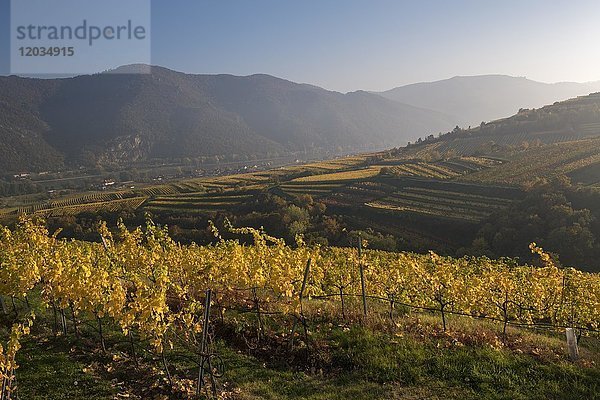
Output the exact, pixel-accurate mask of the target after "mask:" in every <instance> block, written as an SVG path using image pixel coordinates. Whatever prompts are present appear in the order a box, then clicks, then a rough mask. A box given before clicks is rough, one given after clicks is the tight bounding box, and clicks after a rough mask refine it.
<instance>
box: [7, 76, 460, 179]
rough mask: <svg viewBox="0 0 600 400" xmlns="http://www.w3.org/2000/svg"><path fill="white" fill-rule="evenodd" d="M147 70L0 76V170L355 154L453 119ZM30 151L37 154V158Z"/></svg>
mask: <svg viewBox="0 0 600 400" xmlns="http://www.w3.org/2000/svg"><path fill="white" fill-rule="evenodd" d="M135 67H136V66H125V67H123V69H122V70H121V72H123V71H124V69H127V68H130V69H131V68H135ZM151 71H152V73H151V74H138V75H135V74H124V73H114V71H113V73H99V74H94V75H82V76H77V77H71V78H60V79H35V78H20V77H15V76H11V77H0V105H2V106H3V109H4V110H5V112H4V113H2V114H0V143H5V145H3V146H2V147H4V149H2V150H0V154H1V155H6V156H7V157H3V158H2V159H0V167H2V168H3V169H4V170H8V171H13V170H22V169H23V168H32V169H48V168H52V169H54V168H55V167H56V165H62V164H65V165H98V164H101V165H112V164H116V165H123V164H127V163H131V162H144V161H148V160H151V159H181V158H197V157H214V156H218V157H223V156H225V157H237V158H238V159H244V158H247V159H252V158H253V157H256V156H259V155H260V156H279V155H282V154H289V153H293V152H297V151H310V152H317V153H322V154H329V153H331V154H333V153H338V152H353V151H365V150H373V149H383V148H386V147H393V146H398V145H403V144H405V143H406V142H407V141H409V140H411V139H414V138H416V137H418V136H420V135H423V134H426V133H429V132H437V131H442V130H446V129H448V128H449V127H451V126H452V123H453V122H454V121H453V120H452V119H451V118H448V117H447V116H445V115H443V114H442V113H439V112H435V111H430V110H424V109H420V108H418V107H414V106H410V105H404V104H400V103H398V102H394V101H392V100H389V99H385V98H383V97H381V96H378V95H374V94H370V93H366V92H361V93H352V94H342V93H339V92H333V91H328V90H325V89H322V88H319V87H317V86H313V85H308V84H297V83H294V82H291V81H287V80H284V79H281V78H276V77H272V76H270V75H266V74H255V75H251V76H246V77H239V76H234V75H226V74H220V75H190V74H185V73H182V72H176V71H172V70H169V69H167V68H163V67H156V66H152V67H151ZM11 115H13V116H14V115H21V117H19V118H16V119H15V118H12V117H11ZM28 143H29V145H28ZM36 149H42V150H43V151H42V153H41V154H39V157H37V158H36V155H35V153H36ZM8 155H11V156H10V157H8ZM45 158H47V159H48V160H49V161H48V162H44V159H45ZM32 159H33V160H35V162H33V163H32V162H31V160H32ZM60 160H62V163H61V162H60ZM57 163H58V164H57Z"/></svg>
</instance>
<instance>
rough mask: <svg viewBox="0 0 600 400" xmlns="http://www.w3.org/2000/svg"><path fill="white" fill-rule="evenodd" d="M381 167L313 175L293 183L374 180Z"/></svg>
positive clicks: (375, 166)
mask: <svg viewBox="0 0 600 400" xmlns="http://www.w3.org/2000/svg"><path fill="white" fill-rule="evenodd" d="M381 168H382V167H381V166H377V165H374V166H370V167H367V168H363V169H357V170H351V171H341V172H333V173H330V174H321V175H311V176H305V177H302V178H297V179H294V180H293V181H292V182H340V181H353V180H356V179H365V178H372V177H374V176H376V175H378V174H379V172H380V171H381Z"/></svg>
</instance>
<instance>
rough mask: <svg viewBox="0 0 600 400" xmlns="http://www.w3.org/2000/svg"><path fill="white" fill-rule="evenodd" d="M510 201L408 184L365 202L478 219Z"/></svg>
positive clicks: (407, 210) (453, 216)
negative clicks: (400, 189)
mask: <svg viewBox="0 0 600 400" xmlns="http://www.w3.org/2000/svg"><path fill="white" fill-rule="evenodd" d="M511 203H512V200H510V199H506V198H501V197H491V196H483V195H478V194H471V193H465V192H459V191H450V190H439V189H429V188H420V187H407V188H404V189H403V190H402V191H399V192H395V193H393V194H392V195H391V196H388V197H385V198H382V199H380V200H377V201H374V202H371V203H367V206H369V207H373V208H379V209H384V210H393V211H405V212H414V213H419V214H425V215H432V216H436V217H439V218H454V219H460V220H466V221H473V222H479V221H481V220H483V219H484V218H486V217H488V216H490V215H491V214H492V213H494V212H497V211H501V210H505V209H507V208H508V206H509V205H510V204H511Z"/></svg>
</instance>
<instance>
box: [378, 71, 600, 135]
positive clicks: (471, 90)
mask: <svg viewBox="0 0 600 400" xmlns="http://www.w3.org/2000/svg"><path fill="white" fill-rule="evenodd" d="M598 90H600V82H590V83H570V82H564V83H556V84H547V83H541V82H536V81H532V80H529V79H526V78H516V77H511V76H505V75H481V76H457V77H454V78H451V79H446V80H442V81H436V82H426V83H416V84H412V85H406V86H401V87H397V88H394V89H391V90H388V91H385V92H382V93H380V94H381V95H382V96H384V97H386V98H388V99H391V100H395V101H399V102H402V103H406V104H412V105H414V106H416V107H423V108H427V109H431V110H437V111H440V112H442V113H445V114H447V115H451V116H453V117H454V118H455V119H456V121H457V123H458V124H459V125H460V126H464V127H467V126H469V125H470V126H478V125H479V124H480V123H481V121H486V122H487V121H491V120H495V119H498V118H503V117H508V116H510V115H513V114H514V113H515V112H517V110H518V109H520V108H537V107H541V106H543V105H545V104H550V103H553V102H555V101H560V100H566V99H569V98H571V97H575V96H580V95H585V94H588V93H592V92H595V91H598Z"/></svg>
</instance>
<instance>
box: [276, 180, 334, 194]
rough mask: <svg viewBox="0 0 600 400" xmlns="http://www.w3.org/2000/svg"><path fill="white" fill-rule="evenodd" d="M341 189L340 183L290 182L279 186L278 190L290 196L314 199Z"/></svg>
mask: <svg viewBox="0 0 600 400" xmlns="http://www.w3.org/2000/svg"><path fill="white" fill-rule="evenodd" d="M341 187H343V184H342V183H327V182H315V183H311V182H297V181H292V182H289V183H285V184H282V185H280V186H279V188H280V189H281V190H282V191H283V192H284V193H286V194H288V195H290V196H298V195H302V194H308V195H311V196H312V197H314V198H320V197H324V196H328V195H330V194H331V192H332V191H334V190H336V189H339V188H341Z"/></svg>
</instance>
